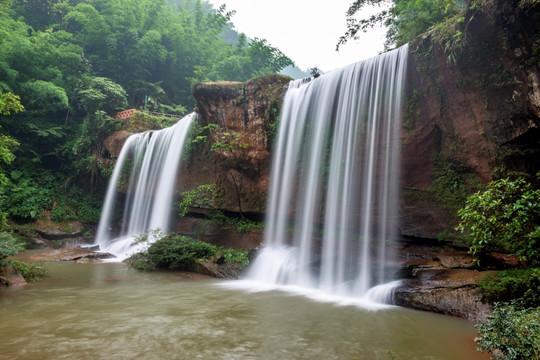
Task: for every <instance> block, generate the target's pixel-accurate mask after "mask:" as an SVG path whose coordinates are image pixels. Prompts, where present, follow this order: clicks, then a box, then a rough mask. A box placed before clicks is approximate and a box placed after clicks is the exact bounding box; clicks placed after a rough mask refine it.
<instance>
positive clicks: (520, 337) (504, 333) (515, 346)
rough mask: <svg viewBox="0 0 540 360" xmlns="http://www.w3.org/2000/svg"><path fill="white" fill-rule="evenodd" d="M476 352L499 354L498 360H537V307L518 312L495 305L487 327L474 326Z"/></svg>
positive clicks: (539, 317) (539, 310) (539, 339)
mask: <svg viewBox="0 0 540 360" xmlns="http://www.w3.org/2000/svg"><path fill="white" fill-rule="evenodd" d="M476 328H477V329H478V335H479V337H477V338H476V339H474V341H475V342H476V343H477V344H478V347H477V350H478V351H484V350H485V351H487V352H489V353H491V354H493V353H498V352H500V355H499V354H498V356H497V359H503V360H534V359H540V307H537V308H530V309H525V310H518V309H517V308H516V307H515V306H514V305H512V304H506V305H502V304H496V306H495V310H494V312H493V315H491V316H490V317H489V320H488V322H487V323H486V324H480V325H476Z"/></svg>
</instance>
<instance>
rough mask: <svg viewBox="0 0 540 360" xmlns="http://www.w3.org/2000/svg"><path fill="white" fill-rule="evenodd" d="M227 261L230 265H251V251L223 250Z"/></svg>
mask: <svg viewBox="0 0 540 360" xmlns="http://www.w3.org/2000/svg"><path fill="white" fill-rule="evenodd" d="M221 251H222V253H223V257H224V258H225V261H226V262H228V263H230V264H240V265H242V266H248V265H249V257H248V256H249V250H246V249H241V250H236V249H223V250H221Z"/></svg>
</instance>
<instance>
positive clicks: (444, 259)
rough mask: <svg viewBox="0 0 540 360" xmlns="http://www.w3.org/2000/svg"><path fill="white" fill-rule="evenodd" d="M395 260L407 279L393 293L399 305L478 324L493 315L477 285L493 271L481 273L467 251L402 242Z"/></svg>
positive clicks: (441, 245) (417, 242) (438, 245)
mask: <svg viewBox="0 0 540 360" xmlns="http://www.w3.org/2000/svg"><path fill="white" fill-rule="evenodd" d="M396 256H397V258H398V259H399V260H400V261H401V262H402V266H403V274H402V277H404V278H405V280H403V281H402V283H401V286H400V287H399V288H398V289H396V291H395V293H394V297H395V298H394V300H395V303H396V304H397V305H400V306H404V307H409V308H413V309H418V310H425V311H431V312H436V313H441V314H445V315H452V316H458V317H461V318H464V319H468V320H471V321H476V322H482V321H485V320H486V319H487V316H488V315H489V314H490V313H491V307H490V306H489V305H488V304H486V303H484V302H483V301H482V294H481V293H480V291H479V290H478V288H477V281H478V280H481V279H483V278H484V277H485V276H486V275H488V274H491V273H493V271H480V270H479V269H478V267H477V265H476V263H475V261H474V258H473V257H472V256H471V255H470V254H468V252H467V250H466V249H463V248H462V249H460V248H456V247H454V246H452V245H451V244H445V243H441V242H435V241H432V242H427V241H419V240H414V239H409V240H403V241H402V242H400V244H399V245H398V246H397V249H396Z"/></svg>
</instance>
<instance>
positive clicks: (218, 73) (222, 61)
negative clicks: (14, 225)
mask: <svg viewBox="0 0 540 360" xmlns="http://www.w3.org/2000/svg"><path fill="white" fill-rule="evenodd" d="M233 14H234V12H230V11H227V10H226V8H225V6H221V7H219V8H218V9H215V8H213V7H212V5H210V4H209V3H207V2H206V1H200V0H193V1H166V0H122V1H116V0H95V1H78V0H77V1H66V0H51V1H41V0H39V1H26V0H25V1H13V2H10V1H8V2H2V4H1V6H0V126H1V134H0V167H1V168H0V185H1V186H2V187H3V188H4V187H5V186H4V184H7V183H8V180H9V176H8V173H9V165H11V166H13V168H16V169H20V168H23V167H26V166H30V167H31V166H33V165H35V164H38V163H39V165H40V167H41V168H43V169H46V170H53V171H55V172H60V173H62V174H63V175H65V176H66V177H70V178H73V179H74V180H75V182H78V183H83V182H86V184H85V186H87V187H88V188H90V189H91V188H93V187H95V186H96V185H97V184H99V181H100V180H102V179H99V178H98V176H101V177H106V176H107V175H108V174H109V173H110V167H108V164H109V161H107V160H108V159H107V157H108V156H109V154H108V153H107V152H106V151H105V150H104V149H103V147H102V144H103V140H104V138H105V137H106V136H108V135H109V134H110V132H111V131H113V130H118V129H120V125H121V124H120V122H119V121H115V120H113V119H111V117H110V115H112V113H114V112H116V111H117V110H119V109H123V108H127V107H128V106H129V107H130V108H138V109H141V108H144V110H153V111H157V112H161V113H167V114H175V115H176V114H177V115H182V114H184V113H185V112H187V111H188V109H191V108H193V106H194V105H195V102H194V99H193V98H192V96H191V85H192V83H193V82H194V81H205V80H208V79H226V80H247V79H249V78H251V77H253V76H257V75H262V74H267V73H270V72H277V71H279V70H280V69H281V67H284V66H286V65H287V64H289V63H291V61H290V59H288V58H287V57H285V56H284V55H283V54H282V53H281V52H280V51H279V50H278V49H277V48H274V47H272V46H270V45H269V44H268V43H267V42H266V40H259V39H255V40H248V39H247V37H246V36H245V35H243V34H238V33H237V32H235V31H234V30H233V25H232V23H231V22H230V20H231V17H232V16H233ZM228 64H232V65H235V64H241V65H242V66H241V68H237V67H236V66H228ZM244 65H245V66H244ZM15 94H17V95H15ZM19 96H20V97H19ZM23 105H24V107H23ZM23 108H25V109H26V111H25V113H24V114H21V111H22V110H23ZM143 117H144V119H142V120H141V119H137V121H139V120H140V121H141V122H142V123H144V124H143V125H146V122H151V123H152V124H151V125H152V126H151V127H152V128H155V127H157V128H162V127H164V126H168V125H171V124H172V123H174V122H176V121H177V120H176V118H175V117H161V118H157V117H151V116H148V115H144V116H143ZM137 130H138V131H140V130H141V129H137ZM201 136H204V135H201ZM18 144H20V145H18ZM13 154H16V155H17V158H16V159H15V160H14V157H13ZM104 159H105V161H103V160H104ZM13 161H15V162H13ZM88 175H90V176H88ZM24 178H29V176H25V177H23V179H24ZM87 178H88V179H89V181H86V179H87ZM25 185H28V186H30V187H32V183H27V184H24V183H22V182H21V181H19V180H17V181H15V183H13V184H10V185H9V187H10V189H6V188H4V189H3V190H2V194H1V195H0V197H2V200H1V201H2V203H3V204H2V205H9V206H11V205H10V204H6V201H8V200H6V198H13V199H11V200H9V201H10V202H14V203H17V204H13V206H14V207H15V208H17V209H18V210H17V211H15V212H16V213H18V215H16V216H23V217H26V218H32V217H34V216H36V214H37V213H38V212H39V211H36V210H39V209H40V208H42V207H43V206H42V205H43V204H41V201H36V194H35V189H28V190H24V189H22V188H21V187H22V186H25ZM6 186H7V185H6ZM11 189H14V190H16V191H17V194H14V195H13V196H11V194H10V193H9V191H10V190H11ZM20 194H24V195H28V196H29V197H30V200H28V201H27V203H30V204H26V205H23V204H22V203H23V202H24V201H23V199H22V196H19V195H20ZM16 197H18V198H19V199H18V200H17V201H15V199H14V198H16ZM32 204H33V205H32ZM23 208H24V209H23ZM71 208H72V206H71V205H66V206H60V205H58V206H56V207H55V208H54V209H52V210H53V211H52V215H53V217H54V218H55V219H58V218H61V217H63V216H65V215H69V210H70V209H71ZM1 209H2V210H1V211H0V221H1V220H3V219H4V218H5V215H6V213H5V211H4V209H6V208H5V207H2V208H1ZM19 210H20V211H19Z"/></svg>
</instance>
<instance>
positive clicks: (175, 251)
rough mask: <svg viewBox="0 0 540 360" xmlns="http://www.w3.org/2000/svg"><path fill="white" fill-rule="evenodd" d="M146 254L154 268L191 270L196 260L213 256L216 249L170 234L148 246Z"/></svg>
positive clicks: (186, 237) (206, 244) (203, 243)
mask: <svg viewBox="0 0 540 360" xmlns="http://www.w3.org/2000/svg"><path fill="white" fill-rule="evenodd" d="M147 253H148V258H149V260H150V262H151V263H153V264H155V266H156V267H161V268H169V269H182V270H191V269H193V268H194V265H195V261H196V260H199V259H208V258H210V257H212V256H214V255H215V254H216V253H217V248H216V247H215V246H214V245H211V244H208V243H205V242H202V241H198V240H196V239H193V238H191V237H188V236H178V235H173V234H170V235H166V236H165V237H164V238H162V239H160V240H158V241H156V242H155V243H153V244H152V245H150V247H149V248H148V250H147Z"/></svg>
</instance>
